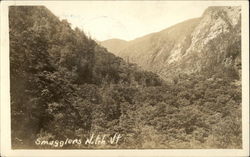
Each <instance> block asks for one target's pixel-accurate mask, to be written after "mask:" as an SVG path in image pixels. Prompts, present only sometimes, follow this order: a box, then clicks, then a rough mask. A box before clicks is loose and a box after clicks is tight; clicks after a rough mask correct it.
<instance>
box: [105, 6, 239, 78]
mask: <svg viewBox="0 0 250 157" xmlns="http://www.w3.org/2000/svg"><path fill="white" fill-rule="evenodd" d="M240 11H241V8H240V7H237V6H234V7H226V6H219V7H218V6H216V7H209V8H207V9H206V10H205V11H204V13H203V15H202V17H200V18H196V19H191V20H187V21H184V22H182V23H179V24H176V25H174V26H172V27H169V28H167V29H165V30H162V31H160V32H157V33H152V34H149V35H146V36H144V37H140V38H137V39H135V40H132V41H128V42H126V43H124V45H121V44H119V45H118V44H112V43H111V42H112V41H113V40H109V41H104V42H102V45H103V46H104V47H106V48H107V49H108V50H109V51H110V52H112V53H114V54H116V55H118V56H120V57H122V58H127V57H129V58H130V60H131V61H133V62H135V63H136V64H138V65H140V66H141V67H142V68H144V69H146V70H150V71H153V72H156V73H158V74H159V75H161V76H162V77H163V78H168V77H170V76H173V75H176V74H179V73H188V74H190V73H193V72H201V71H208V72H210V73H213V72H214V71H217V72H218V71H220V70H221V68H230V69H231V70H234V71H236V73H237V72H240V70H241V67H240V62H241V52H240V51H241V13H240ZM107 42H108V44H106V43H107ZM119 48H120V49H119ZM219 69H220V70H219ZM224 70H225V69H224Z"/></svg>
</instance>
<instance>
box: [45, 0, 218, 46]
mask: <svg viewBox="0 0 250 157" xmlns="http://www.w3.org/2000/svg"><path fill="white" fill-rule="evenodd" d="M214 4H215V2H208V1H197V2H195V1H193V2H191V1H185V2H181V1H176V2H170V1H106V2H104V1H81V2H79V1H78V2H77V3H74V2H69V1H65V2H64V3H60V4H57V5H55V4H46V6H47V8H48V9H49V10H51V11H52V12H53V13H54V14H55V15H56V16H58V17H59V18H60V19H67V20H68V22H70V23H71V24H72V27H73V28H74V27H75V26H77V27H79V28H80V29H83V30H84V32H85V33H86V34H88V35H91V37H92V38H94V39H96V40H99V41H102V40H107V39H111V38H119V39H124V40H131V39H135V38H137V37H140V36H143V35H146V34H149V33H152V32H157V31H160V30H162V29H165V28H167V27H169V26H171V25H174V24H176V23H179V22H182V21H184V20H187V19H190V18H195V17H200V16H201V15H202V13H203V12H204V10H205V9H206V8H207V7H208V6H211V5H214Z"/></svg>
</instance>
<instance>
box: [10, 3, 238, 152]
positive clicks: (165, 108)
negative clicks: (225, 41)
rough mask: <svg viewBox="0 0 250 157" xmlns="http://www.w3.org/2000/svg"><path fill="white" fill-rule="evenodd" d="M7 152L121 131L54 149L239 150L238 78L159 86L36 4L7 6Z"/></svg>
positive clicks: (199, 77)
mask: <svg viewBox="0 0 250 157" xmlns="http://www.w3.org/2000/svg"><path fill="white" fill-rule="evenodd" d="M9 28H10V29H9V34H10V87H11V89H10V90H11V91H10V92H11V130H12V132H11V137H12V147H13V148H55V147H52V146H47V145H46V146H38V145H36V144H35V142H34V141H35V140H36V139H38V138H39V139H43V140H48V141H52V140H56V139H66V138H72V139H74V138H79V139H86V138H87V137H89V135H91V134H92V133H96V134H107V135H108V136H113V135H114V134H115V133H120V134H122V138H121V141H119V143H118V145H111V144H107V145H104V146H95V145H77V146H76V145H65V146H63V147H61V148H79V149H86V148H241V147H242V134H241V133H242V128H241V83H240V80H239V77H236V75H237V74H238V73H235V71H230V70H225V69H221V71H218V69H217V71H216V72H214V71H211V70H212V69H211V70H210V71H209V70H207V71H202V72H199V73H198V72H197V73H195V74H192V75H187V74H179V75H178V76H175V77H173V78H171V80H172V81H164V80H163V79H161V78H160V77H159V76H158V75H157V74H155V73H152V72H147V71H145V70H142V69H141V68H140V67H138V66H137V65H135V64H131V63H128V62H126V61H124V60H123V59H122V58H120V57H116V56H115V55H113V54H111V53H109V52H108V51H107V50H106V48H104V47H102V46H100V45H99V44H97V42H96V41H94V40H92V39H91V38H89V37H87V36H86V35H85V34H84V32H83V31H82V30H80V29H78V28H75V29H74V30H73V29H72V28H71V26H70V24H69V23H68V22H67V21H66V20H61V21H60V20H59V18H57V17H56V16H54V15H53V14H52V13H51V12H50V11H49V10H48V9H46V8H45V7H43V6H39V7H38V6H11V7H9Z"/></svg>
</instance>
